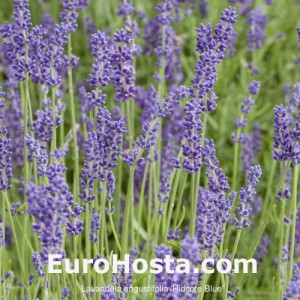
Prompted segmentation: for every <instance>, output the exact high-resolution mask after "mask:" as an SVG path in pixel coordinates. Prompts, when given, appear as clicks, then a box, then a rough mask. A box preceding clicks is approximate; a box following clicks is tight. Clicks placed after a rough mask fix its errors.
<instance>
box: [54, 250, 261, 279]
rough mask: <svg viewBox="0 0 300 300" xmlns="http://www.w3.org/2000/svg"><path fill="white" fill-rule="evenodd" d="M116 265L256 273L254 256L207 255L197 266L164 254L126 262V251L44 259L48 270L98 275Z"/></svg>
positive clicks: (140, 269)
mask: <svg viewBox="0 0 300 300" xmlns="http://www.w3.org/2000/svg"><path fill="white" fill-rule="evenodd" d="M120 267H123V268H124V271H125V273H127V274H128V273H130V272H131V271H132V272H133V273H136V274H143V273H146V272H150V273H151V274H159V273H162V272H164V273H167V274H174V273H177V274H189V273H194V274H198V273H199V272H203V273H206V274H212V273H215V272H218V273H222V274H227V273H230V272H234V273H257V261H256V260H255V259H253V258H252V259H245V258H240V259H234V260H233V261H231V260H229V259H227V258H221V259H219V260H214V259H211V258H208V259H204V260H203V261H202V262H201V263H200V264H199V267H195V266H194V264H192V263H191V262H190V261H189V260H188V259H185V258H179V259H175V258H173V257H172V256H170V255H166V256H165V258H164V259H161V258H154V259H151V260H150V261H149V262H148V261H147V260H145V259H143V258H137V259H135V260H133V261H130V256H129V254H126V255H125V256H124V259H123V260H119V259H118V255H116V254H113V255H112V256H111V259H110V260H107V259H106V258H99V259H96V260H94V259H74V260H73V261H71V260H70V259H68V258H66V259H62V255H61V254H51V255H49V259H48V272H49V273H58V274H59V273H62V272H65V273H67V274H73V273H75V274H79V273H83V274H86V273H89V272H90V271H92V270H94V271H95V272H96V273H98V274H105V273H108V272H112V273H118V270H119V268H120Z"/></svg>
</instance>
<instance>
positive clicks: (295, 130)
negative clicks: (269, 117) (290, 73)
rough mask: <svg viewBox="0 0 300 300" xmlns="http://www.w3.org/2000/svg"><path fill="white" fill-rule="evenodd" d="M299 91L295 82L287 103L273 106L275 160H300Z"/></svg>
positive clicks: (294, 161)
mask: <svg viewBox="0 0 300 300" xmlns="http://www.w3.org/2000/svg"><path fill="white" fill-rule="evenodd" d="M299 91H300V89H299V84H296V85H295V86H294V89H293V93H292V95H291V98H290V100H289V103H288V105H287V106H284V105H277V106H275V108H274V137H273V139H274V143H273V147H274V151H273V158H274V159H275V160H277V161H282V162H285V161H292V162H293V163H294V164H299V162H300V160H299V157H300V156H299V154H300V145H299V136H300V135H299V132H300V113H299V108H300V106H299Z"/></svg>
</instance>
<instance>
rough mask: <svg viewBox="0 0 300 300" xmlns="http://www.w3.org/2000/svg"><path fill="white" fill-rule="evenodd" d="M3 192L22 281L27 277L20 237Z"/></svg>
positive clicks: (5, 193)
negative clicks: (22, 277)
mask: <svg viewBox="0 0 300 300" xmlns="http://www.w3.org/2000/svg"><path fill="white" fill-rule="evenodd" d="M3 194H4V198H5V201H6V205H7V211H8V216H9V219H10V223H11V228H12V232H13V235H14V237H15V243H16V246H17V253H18V258H19V263H20V266H21V270H22V274H23V276H24V281H25V280H26V279H27V277H26V272H25V267H24V261H23V259H22V255H21V251H20V246H19V240H20V239H19V237H18V235H17V233H16V228H15V225H14V221H13V218H12V215H11V211H10V203H9V200H8V197H7V192H6V191H3Z"/></svg>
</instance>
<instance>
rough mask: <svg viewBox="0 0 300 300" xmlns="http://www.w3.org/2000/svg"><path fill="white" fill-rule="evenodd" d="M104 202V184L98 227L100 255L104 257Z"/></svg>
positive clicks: (103, 186)
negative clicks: (99, 224)
mask: <svg viewBox="0 0 300 300" xmlns="http://www.w3.org/2000/svg"><path fill="white" fill-rule="evenodd" d="M105 202H106V183H105V182H104V183H103V185H102V191H101V213H100V215H101V226H100V241H101V243H100V254H101V255H104V249H105V235H106V220H105Z"/></svg>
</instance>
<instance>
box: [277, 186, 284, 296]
mask: <svg viewBox="0 0 300 300" xmlns="http://www.w3.org/2000/svg"><path fill="white" fill-rule="evenodd" d="M282 191H283V192H284V185H283V187H282ZM285 201H286V199H284V197H282V198H281V209H280V236H279V246H278V251H279V252H278V271H277V295H278V297H277V299H282V292H283V291H282V288H283V285H282V284H281V275H282V267H283V265H282V246H283V238H284V212H285Z"/></svg>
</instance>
